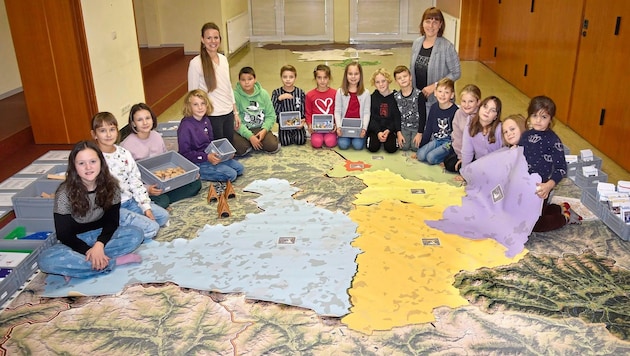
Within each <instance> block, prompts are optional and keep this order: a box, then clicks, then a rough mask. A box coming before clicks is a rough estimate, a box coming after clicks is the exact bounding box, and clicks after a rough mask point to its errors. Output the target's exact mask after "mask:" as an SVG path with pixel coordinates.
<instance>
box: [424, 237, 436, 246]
mask: <svg viewBox="0 0 630 356" xmlns="http://www.w3.org/2000/svg"><path fill="white" fill-rule="evenodd" d="M422 244H423V245H424V246H440V239H439V238H437V237H433V238H424V239H422Z"/></svg>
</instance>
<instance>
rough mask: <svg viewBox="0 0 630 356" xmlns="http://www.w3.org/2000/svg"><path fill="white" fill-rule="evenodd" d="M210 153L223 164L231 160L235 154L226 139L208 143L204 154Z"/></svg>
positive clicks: (234, 150)
mask: <svg viewBox="0 0 630 356" xmlns="http://www.w3.org/2000/svg"><path fill="white" fill-rule="evenodd" d="M211 152H212V153H214V154H216V155H217V156H219V159H221V162H223V161H227V160H228V159H231V158H232V156H233V155H234V153H236V149H235V148H234V146H232V144H231V143H230V141H228V139H227V138H220V139H218V140H214V141H212V142H210V144H209V145H208V147H206V153H211Z"/></svg>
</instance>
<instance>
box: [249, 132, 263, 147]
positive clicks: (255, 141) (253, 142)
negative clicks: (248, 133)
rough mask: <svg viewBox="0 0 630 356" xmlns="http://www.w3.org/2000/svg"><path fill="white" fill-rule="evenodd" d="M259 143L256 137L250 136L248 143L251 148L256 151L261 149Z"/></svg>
mask: <svg viewBox="0 0 630 356" xmlns="http://www.w3.org/2000/svg"><path fill="white" fill-rule="evenodd" d="M260 141H261V140H260V139H259V138H258V136H257V135H252V137H250V138H249V143H251V144H252V148H253V149H255V150H257V151H258V150H261V149H262V143H261V142H260Z"/></svg>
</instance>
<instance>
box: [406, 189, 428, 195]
mask: <svg viewBox="0 0 630 356" xmlns="http://www.w3.org/2000/svg"><path fill="white" fill-rule="evenodd" d="M409 191H410V192H411V194H426V192H425V191H424V189H422V188H412V189H409Z"/></svg>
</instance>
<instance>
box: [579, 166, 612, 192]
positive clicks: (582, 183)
mask: <svg viewBox="0 0 630 356" xmlns="http://www.w3.org/2000/svg"><path fill="white" fill-rule="evenodd" d="M599 182H608V174H606V173H604V172H602V171H601V170H599V169H598V170H597V175H596V176H593V177H586V176H584V174H583V173H582V168H580V169H578V170H577V172H576V174H575V184H576V185H577V186H578V187H580V188H582V189H584V188H591V187H597V183H599Z"/></svg>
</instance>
